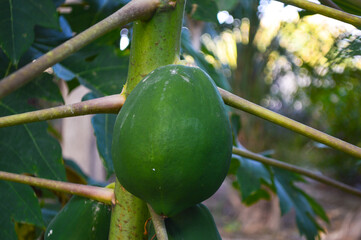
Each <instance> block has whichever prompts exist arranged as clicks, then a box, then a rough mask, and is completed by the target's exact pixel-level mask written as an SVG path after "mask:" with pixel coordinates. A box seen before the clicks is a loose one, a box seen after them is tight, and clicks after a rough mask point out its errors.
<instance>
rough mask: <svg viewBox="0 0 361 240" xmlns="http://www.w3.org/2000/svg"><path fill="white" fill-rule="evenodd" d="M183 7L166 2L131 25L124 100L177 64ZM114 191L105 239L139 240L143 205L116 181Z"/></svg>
mask: <svg viewBox="0 0 361 240" xmlns="http://www.w3.org/2000/svg"><path fill="white" fill-rule="evenodd" d="M184 6H185V0H176V1H171V0H169V1H168V6H167V7H162V8H159V9H158V10H157V11H156V12H155V14H154V15H153V17H152V18H151V19H150V20H148V21H136V22H134V25H133V36H132V42H131V50H130V63H129V69H128V78H127V82H126V84H125V86H124V88H123V92H122V95H123V96H125V97H127V96H128V95H129V93H130V92H131V91H132V90H133V88H134V87H135V86H136V85H137V83H139V82H140V80H142V79H143V78H144V77H145V76H146V75H147V74H148V73H150V72H151V71H153V70H154V69H156V68H158V67H160V66H164V65H168V64H172V63H176V62H177V61H178V59H179V51H180V35H181V30H182V23H183V13H184ZM134 181H136V179H134ZM114 191H115V204H114V206H113V210H112V217H111V226H110V234H109V239H110V240H115V239H124V240H128V239H143V238H144V234H143V232H144V224H145V222H146V220H147V218H148V217H149V213H148V210H147V205H146V203H145V202H144V201H142V200H140V199H139V198H137V197H135V196H133V195H132V194H130V193H129V192H127V191H126V190H125V189H124V188H123V187H122V186H121V184H120V183H119V182H118V181H116V185H115V190H114Z"/></svg>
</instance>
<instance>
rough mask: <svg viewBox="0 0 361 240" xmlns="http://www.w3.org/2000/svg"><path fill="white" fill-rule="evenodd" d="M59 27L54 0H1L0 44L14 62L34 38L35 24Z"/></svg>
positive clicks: (16, 61) (14, 62) (15, 62)
mask: <svg viewBox="0 0 361 240" xmlns="http://www.w3.org/2000/svg"><path fill="white" fill-rule="evenodd" d="M35 25H39V26H44V27H50V28H57V27H58V22H57V12H56V8H55V5H54V3H53V1H52V0H43V1H28V0H16V1H12V0H3V1H1V2H0V46H1V48H2V49H3V51H4V52H5V53H6V55H7V56H8V57H9V58H10V60H11V61H12V62H13V64H15V65H16V64H17V63H18V61H19V59H20V57H21V55H22V54H24V53H25V51H26V50H27V49H28V48H29V47H30V45H31V44H32V42H33V40H34V26H35Z"/></svg>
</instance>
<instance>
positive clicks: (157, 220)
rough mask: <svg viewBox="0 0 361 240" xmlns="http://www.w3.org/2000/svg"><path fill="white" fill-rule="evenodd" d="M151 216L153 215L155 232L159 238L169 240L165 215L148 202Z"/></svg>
mask: <svg viewBox="0 0 361 240" xmlns="http://www.w3.org/2000/svg"><path fill="white" fill-rule="evenodd" d="M147 206H148V209H149V213H150V216H151V217H152V222H153V226H154V229H155V233H156V234H157V239H158V240H168V234H167V229H166V227H165V223H164V217H162V216H160V215H158V214H157V213H156V212H155V211H154V210H153V208H152V207H151V206H150V205H149V203H147Z"/></svg>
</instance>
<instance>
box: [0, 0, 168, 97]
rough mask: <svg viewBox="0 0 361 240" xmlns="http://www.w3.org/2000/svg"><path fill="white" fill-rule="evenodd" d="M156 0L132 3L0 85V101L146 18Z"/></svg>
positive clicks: (157, 4)
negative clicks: (109, 35)
mask: <svg viewBox="0 0 361 240" xmlns="http://www.w3.org/2000/svg"><path fill="white" fill-rule="evenodd" d="M160 4H161V2H160V1H159V0H147V1H144V0H132V1H130V2H129V3H128V4H127V5H125V6H124V7H122V8H121V9H119V10H118V11H117V12H115V13H113V14H112V15H110V16H109V17H107V18H105V19H104V20H102V21H100V22H98V23H97V24H95V25H93V26H92V27H90V28H88V29H87V30H85V31H84V32H82V33H80V34H79V35H77V36H75V37H73V38H71V39H70V40H68V41H66V42H65V43H63V44H61V45H59V46H58V47H56V48H55V49H53V50H51V51H49V52H48V53H46V54H45V55H43V56H41V57H40V58H38V59H37V60H36V61H34V62H32V63H29V64H27V65H25V66H24V67H22V68H21V69H19V70H18V71H16V72H14V73H12V74H11V75H9V76H7V77H6V78H4V79H3V80H2V81H0V99H1V98H3V97H5V96H7V95H8V94H10V93H11V92H13V91H15V90H16V89H18V88H20V87H21V86H23V85H25V84H26V83H28V82H29V81H30V80H32V79H33V78H35V77H37V76H39V75H40V74H41V73H42V72H43V71H44V70H46V69H47V68H49V67H51V66H53V65H54V64H56V63H58V62H60V61H62V60H63V59H65V58H66V57H68V56H70V55H71V54H72V53H74V52H76V51H78V50H79V49H81V48H82V47H84V46H86V45H87V44H89V43H91V42H92V41H94V40H95V39H97V38H99V37H101V36H103V35H104V34H106V33H108V32H110V31H111V30H114V29H116V28H117V27H119V26H122V25H125V24H127V23H129V22H132V21H135V20H138V19H144V18H148V17H149V16H150V15H151V14H152V13H153V12H154V10H155V9H156V8H157V7H159V6H160Z"/></svg>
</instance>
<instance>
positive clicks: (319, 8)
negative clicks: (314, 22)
mask: <svg viewBox="0 0 361 240" xmlns="http://www.w3.org/2000/svg"><path fill="white" fill-rule="evenodd" d="M277 1H280V2H283V3H286V4H290V5H293V6H296V7H299V8H302V9H305V10H308V11H311V12H314V13H318V14H321V15H324V16H327V17H330V18H334V19H337V20H340V21H342V22H345V23H349V24H352V25H354V26H355V27H357V28H360V27H361V18H360V17H357V16H355V15H352V14H349V13H346V12H343V11H340V10H337V9H334V8H332V7H327V6H324V5H321V4H317V3H313V2H309V1H307V0H277Z"/></svg>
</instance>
